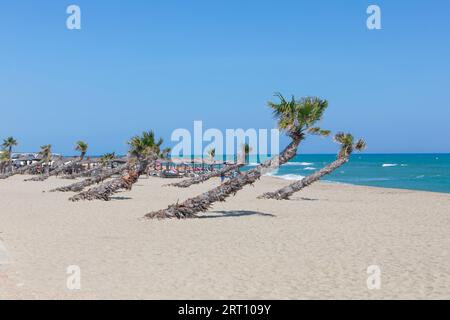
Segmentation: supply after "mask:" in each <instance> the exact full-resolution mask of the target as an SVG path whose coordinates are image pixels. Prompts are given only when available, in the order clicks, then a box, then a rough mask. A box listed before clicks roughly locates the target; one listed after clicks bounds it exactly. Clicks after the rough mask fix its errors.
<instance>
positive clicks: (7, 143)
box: [2, 137, 18, 171]
mask: <svg viewBox="0 0 450 320" xmlns="http://www.w3.org/2000/svg"><path fill="white" fill-rule="evenodd" d="M17 145H18V142H17V140H16V139H14V138H13V137H8V138H6V139H4V140H3V144H2V147H3V148H4V149H5V150H7V151H8V155H9V171H12V169H13V168H12V148H13V147H15V146H17Z"/></svg>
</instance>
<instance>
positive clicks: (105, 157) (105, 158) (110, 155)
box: [100, 152, 116, 166]
mask: <svg viewBox="0 0 450 320" xmlns="http://www.w3.org/2000/svg"><path fill="white" fill-rule="evenodd" d="M115 157H116V153H115V152H113V153H105V154H104V155H102V156H101V158H100V162H101V164H102V165H103V166H106V165H107V164H108V163H109V162H110V161H112V160H114V158H115Z"/></svg>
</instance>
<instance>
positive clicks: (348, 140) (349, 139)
mask: <svg viewBox="0 0 450 320" xmlns="http://www.w3.org/2000/svg"><path fill="white" fill-rule="evenodd" d="M354 140H355V139H354V137H353V135H351V134H350V133H343V132H339V133H337V134H336V135H335V136H334V141H336V142H337V143H339V144H340V145H341V149H340V151H339V157H348V156H350V155H351V154H352V153H353V151H354V149H356V150H357V151H363V150H364V149H365V148H366V143H365V141H364V140H363V139H359V140H358V141H357V142H356V144H355V143H354Z"/></svg>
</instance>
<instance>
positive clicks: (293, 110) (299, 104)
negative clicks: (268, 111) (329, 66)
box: [269, 93, 330, 139]
mask: <svg viewBox="0 0 450 320" xmlns="http://www.w3.org/2000/svg"><path fill="white" fill-rule="evenodd" d="M275 96H276V97H278V98H279V99H280V102H279V103H274V102H269V107H270V108H272V109H273V114H274V117H275V118H276V119H277V120H278V127H279V128H280V129H281V130H283V131H285V132H286V133H287V134H288V135H289V136H290V137H292V138H300V139H302V138H304V135H305V134H306V133H311V134H316V135H322V136H328V135H329V134H330V131H328V130H322V129H321V128H319V127H314V125H315V124H316V122H318V121H320V120H321V119H322V117H323V114H324V112H325V110H326V109H327V107H328V101H326V100H322V99H320V98H317V97H305V98H301V99H300V100H296V99H295V97H294V96H292V98H291V100H290V101H288V100H286V99H285V98H284V97H283V96H282V95H281V93H277V94H275Z"/></svg>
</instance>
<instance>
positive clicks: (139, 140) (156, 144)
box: [69, 131, 163, 201]
mask: <svg viewBox="0 0 450 320" xmlns="http://www.w3.org/2000/svg"><path fill="white" fill-rule="evenodd" d="M162 144H163V140H162V139H159V140H156V139H155V134H154V132H153V131H148V132H144V133H143V134H142V135H141V136H135V137H133V138H131V140H130V141H128V145H129V147H130V149H129V154H130V157H131V159H132V160H130V161H129V163H128V166H127V168H128V169H127V170H125V172H124V173H123V174H122V176H121V177H119V178H117V179H113V180H112V181H107V182H105V183H103V184H101V185H99V186H97V187H95V188H91V189H89V190H87V191H85V192H81V193H79V194H77V195H75V196H73V197H71V198H70V199H69V200H71V201H79V200H105V201H108V200H110V197H111V196H112V195H113V194H114V193H116V192H118V191H119V190H121V189H126V190H130V189H131V188H132V186H133V184H135V183H136V182H137V181H138V179H139V177H140V176H141V175H142V174H144V173H145V171H146V170H147V168H148V166H149V165H150V163H155V162H156V160H158V157H159V156H161V149H160V148H161V145H162Z"/></svg>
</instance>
